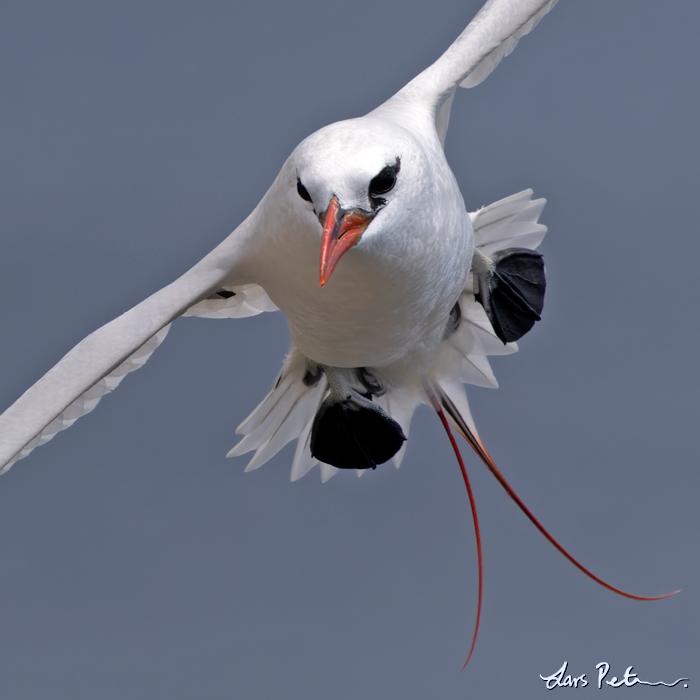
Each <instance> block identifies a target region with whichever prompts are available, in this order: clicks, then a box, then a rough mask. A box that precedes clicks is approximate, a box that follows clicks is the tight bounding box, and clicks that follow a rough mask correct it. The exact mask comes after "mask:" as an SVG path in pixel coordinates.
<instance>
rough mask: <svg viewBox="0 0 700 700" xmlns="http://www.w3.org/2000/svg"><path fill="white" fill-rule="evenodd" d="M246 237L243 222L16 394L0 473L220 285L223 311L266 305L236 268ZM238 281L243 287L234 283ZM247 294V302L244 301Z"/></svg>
mask: <svg viewBox="0 0 700 700" xmlns="http://www.w3.org/2000/svg"><path fill="white" fill-rule="evenodd" d="M248 239H249V226H248V224H247V222H244V224H242V225H241V226H239V227H238V229H236V231H234V232H233V233H232V234H231V235H230V236H229V237H228V238H226V240H224V241H223V242H222V243H221V244H220V245H219V246H217V247H216V248H215V249H214V250H213V251H212V252H211V253H210V254H209V255H207V256H206V257H205V258H204V259H203V260H201V261H200V262H199V263H197V265H195V266H194V267H193V268H192V269H190V270H189V271H188V272H186V273H185V274H184V275H182V276H181V277H180V278H179V279H177V280H175V281H174V282H173V283H172V284H169V285H168V286H167V287H164V288H163V289H161V290H160V291H158V292H156V293H155V294H153V295H152V296H150V297H148V299H146V300H145V301H142V302H141V303H140V304H138V305H137V306H135V307H134V308H133V309H130V310H129V311H127V312H126V313H124V314H122V315H121V316H119V317H118V318H115V319H114V320H113V321H111V322H110V323H108V324H106V325H105V326H102V328H99V329H98V330H96V331H95V332H94V333H92V334H90V335H89V336H88V337H87V338H85V340H83V341H82V342H81V343H79V344H78V345H76V347H74V348H73V349H72V350H71V351H70V352H69V353H68V354H67V355H66V356H65V357H64V358H63V359H62V360H61V361H60V362H59V363H58V364H57V365H56V366H55V367H53V368H52V369H51V370H49V371H48V372H47V373H46V374H45V375H44V376H43V377H42V378H41V379H40V380H39V381H38V382H37V383H36V384H34V385H33V386H32V387H31V388H29V389H28V390H27V391H26V392H25V393H24V394H23V395H22V396H20V398H19V399H17V401H15V403H14V404H13V405H12V406H10V408H8V409H7V410H6V411H5V413H3V414H2V415H1V416H0V474H2V473H4V472H5V471H7V470H8V469H9V468H10V467H11V466H12V465H13V464H14V463H15V462H16V461H17V460H18V459H21V458H22V457H26V455H28V454H29V453H30V452H31V451H32V450H33V449H34V448H35V447H37V446H38V445H41V444H43V443H45V442H47V441H48V440H50V439H51V438H52V437H53V436H54V435H55V434H56V433H57V432H59V431H60V430H63V429H64V428H67V427H69V426H70V425H72V424H73V423H74V422H75V421H76V420H77V419H78V418H80V417H81V416H83V415H85V414H86V413H89V412H90V411H92V409H93V408H95V406H96V405H97V403H98V401H99V400H100V399H101V398H102V396H104V395H105V394H107V393H109V392H110V391H112V390H113V389H114V388H115V387H116V386H117V385H118V384H119V383H120V382H121V380H122V379H123V377H124V376H125V375H126V374H128V373H129V372H131V371H133V370H135V369H138V368H139V367H140V366H141V365H142V364H143V363H144V362H145V361H146V360H147V359H148V358H149V357H150V356H151V354H152V353H153V351H154V350H155V349H156V348H157V347H158V345H159V344H160V343H161V341H162V340H163V338H165V336H166V334H167V332H168V327H169V324H170V322H171V321H173V319H175V318H177V317H178V316H180V315H182V314H183V313H185V312H186V311H187V310H188V309H190V308H192V307H193V314H194V315H206V311H207V310H211V309H212V307H216V304H217V302H216V299H215V300H209V299H208V297H211V296H215V297H216V295H217V292H219V291H220V290H223V292H222V295H221V296H220V297H217V298H218V299H219V300H220V301H221V302H222V304H219V306H222V305H226V304H228V306H229V309H230V311H231V312H230V313H229V314H228V315H229V316H243V315H251V312H252V313H259V312H260V311H263V310H272V308H274V307H272V308H270V306H269V305H270V304H271V302H269V300H267V301H266V295H264V292H262V289H261V288H259V287H257V286H256V285H246V284H244V283H245V279H243V277H242V275H241V273H240V270H241V268H242V266H243V263H244V260H245V253H246V244H247V241H248ZM237 282H239V283H241V284H242V286H239V287H236V286H235V285H236V283H237ZM232 288H233V289H238V290H239V293H238V294H236V292H233V291H230V290H231V289H232ZM257 290H259V291H257ZM247 295H248V296H250V301H251V302H252V304H251V303H247V302H246V296H247ZM244 304H245V306H244ZM255 305H257V307H255ZM254 307H255V308H254ZM214 310H216V309H214ZM236 312H237V313H236Z"/></svg>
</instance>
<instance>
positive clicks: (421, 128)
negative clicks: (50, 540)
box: [0, 0, 638, 655]
mask: <svg viewBox="0 0 700 700" xmlns="http://www.w3.org/2000/svg"><path fill="white" fill-rule="evenodd" d="M555 2H556V0H548V1H547V0H545V1H543V0H490V1H489V2H487V4H486V5H485V6H484V8H483V9H482V10H481V11H480V12H479V14H478V15H477V16H476V17H475V19H474V20H473V21H472V22H471V23H470V24H469V26H468V27H467V28H466V29H465V31H464V32H463V33H462V34H461V35H460V36H459V37H458V38H457V40H456V41H455V42H454V43H453V44H452V45H451V46H450V47H449V49H448V50H447V51H446V52H445V53H444V54H443V55H442V56H441V57H440V58H439V59H438V60H437V61H436V62H435V63H434V64H433V65H432V66H430V67H429V68H427V69H426V70H425V71H423V72H422V73H421V74H419V75H418V76H417V77H416V78H415V79H414V80H412V81H411V82H410V83H408V84H407V85H406V86H405V87H404V88H403V89H402V90H400V91H399V92H398V93H397V94H396V95H394V96H393V97H392V98H390V99H389V100H388V101H387V102H385V103H384V104H382V105H380V106H379V107H378V108H376V109H375V110H373V111H372V112H370V113H369V114H368V115H366V116H364V117H362V118H359V119H352V120H348V121H344V122H339V123H336V124H332V125H331V126H328V127H326V128H324V129H321V130H319V131H318V132H316V133H315V134H312V135H311V136H310V137H308V138H307V139H305V140H304V141H303V142H302V143H301V144H300V145H299V146H298V147H297V148H296V149H295V151H294V152H293V153H292V155H291V156H290V157H289V159H288V160H287V162H286V163H285V164H284V166H283V168H282V170H281V171H280V174H279V175H278V176H277V178H276V180H275V181H274V183H273V185H272V187H271V188H270V189H269V190H268V192H267V193H266V195H265V196H264V197H263V199H262V201H261V202H260V204H259V205H258V206H257V207H256V208H255V210H254V211H253V212H252V214H251V215H250V216H249V217H248V218H247V219H246V220H245V221H244V222H243V223H242V224H241V225H240V226H239V227H238V228H237V229H236V230H235V231H234V232H233V233H232V234H231V235H230V236H229V237H228V238H227V239H226V240H224V241H223V243H221V244H220V245H219V246H218V247H217V248H216V249H215V250H214V251H212V253H210V254H209V255H208V256H206V257H205V258H204V259H203V260H202V261H200V262H199V263H198V264H197V265H195V266H194V267H193V268H192V269H191V270H189V271H188V272H187V273H185V274H184V275H183V276H182V277H180V278H179V279H178V280H176V281H175V282H173V283H172V284H171V285H169V286H167V287H165V288H164V289H162V290H160V291H159V292H157V293H156V294H154V295H153V296H151V297H149V298H148V299H146V300H145V301H144V302H142V303H141V304H139V305H138V306H136V307H134V308H133V309H131V310H130V311H128V312H126V313H125V314H123V315H122V316H120V317H119V318H117V319H115V320H114V321H112V322H111V323H109V324H107V325H106V326H104V327H102V328H100V329H99V330H97V331H95V332H94V333H93V334H91V335H90V336H88V337H87V338H86V339H85V340H83V341H82V342H81V343H80V344H79V345H78V346H76V348H74V349H73V350H72V351H71V352H70V353H68V355H66V357H64V358H63V359H62V360H61V361H60V362H59V363H58V364H57V365H56V366H55V367H54V368H53V369H52V370H50V371H49V372H48V373H47V374H46V375H45V376H44V377H43V378H42V379H41V380H40V381H39V382H37V383H36V384H35V385H34V386H33V387H31V388H30V389H29V390H28V391H27V392H26V393H25V394H24V395H23V396H22V397H20V398H19V399H18V400H17V401H16V402H15V404H13V405H12V406H11V407H10V408H9V409H8V410H7V411H6V412H5V413H4V414H3V415H2V416H1V417H0V470H1V471H0V473H2V472H4V471H6V470H7V469H9V468H10V467H11V466H12V464H14V462H16V461H17V460H18V459H21V458H22V457H24V456H26V455H27V454H29V452H31V450H32V449H34V447H36V446H38V445H40V444H43V443H44V442H46V441H48V440H50V439H51V438H52V437H53V436H54V435H55V434H56V433H57V432H58V431H60V430H62V429H64V428H66V427H68V426H69V425H71V424H72V423H73V422H74V421H75V420H76V419H77V418H79V417H80V416H82V415H84V414H85V413H87V412H89V411H91V410H92V409H93V408H94V407H95V406H96V404H97V403H98V402H99V400H100V398H101V397H102V396H103V395H104V394H106V393H109V392H110V391H111V390H112V389H114V388H115V387H116V386H117V385H118V384H119V382H120V381H121V379H122V378H123V377H124V376H125V375H126V374H127V373H129V372H130V371H132V370H134V369H137V368H138V367H140V366H141V365H142V364H143V363H144V362H145V361H146V360H147V359H148V358H149V357H150V355H151V354H152V353H153V351H154V350H155V348H156V347H157V346H158V345H159V344H160V342H161V341H162V340H163V339H164V337H165V335H166V334H167V331H168V328H169V324H170V323H171V322H172V321H173V320H174V319H175V318H177V317H178V316H181V315H198V316H204V317H227V318H237V317H243V316H247V315H252V314H255V313H260V312H262V311H272V310H275V309H277V308H279V309H281V310H282V311H283V312H284V313H285V315H286V316H287V320H288V324H289V328H290V332H291V336H292V348H291V350H290V353H289V356H288V358H287V361H286V363H285V366H284V368H283V370H282V373H281V375H280V377H279V379H278V382H277V384H276V385H275V388H274V389H273V390H272V391H271V392H270V394H269V395H268V396H267V397H266V398H265V400H264V401H263V402H262V403H261V404H260V406H259V407H258V408H257V409H256V410H255V411H254V412H253V413H252V414H251V416H250V417H249V418H248V419H247V420H246V421H245V422H244V423H243V424H242V425H241V426H240V427H239V432H241V433H242V434H243V435H244V438H243V440H242V441H241V442H240V443H239V444H238V445H237V446H236V447H235V448H234V449H233V450H231V452H230V453H229V454H230V455H231V456H235V455H239V454H243V453H245V452H247V451H251V450H255V454H254V456H253V458H252V460H251V461H250V463H249V465H248V467H247V469H255V468H257V467H259V466H261V465H262V464H263V463H264V462H266V461H267V460H268V459H270V458H271V457H272V456H273V455H274V454H276V453H277V452H278V451H279V450H280V449H281V448H282V447H283V446H284V445H285V444H287V443H288V442H289V441H291V440H293V439H297V450H296V453H295V456H294V461H293V465H292V479H297V478H299V477H301V476H302V475H303V474H305V473H306V472H307V471H308V470H309V469H310V468H311V467H312V466H314V464H315V463H317V462H318V461H319V460H320V461H321V473H322V477H323V478H324V479H327V478H329V477H330V476H331V475H332V474H333V473H335V471H336V468H345V467H349V468H359V469H364V468H367V467H374V466H375V465H376V464H381V463H384V462H386V461H388V460H389V459H391V458H394V461H395V463H396V464H397V465H398V463H399V461H400V459H401V456H402V450H403V445H404V440H405V436H406V435H407V434H408V427H409V423H410V419H411V416H412V414H413V412H414V410H415V408H416V407H417V405H418V404H420V403H421V402H427V403H430V404H432V405H433V407H434V408H435V410H436V411H437V412H438V413H439V414H440V417H441V419H442V420H443V423H444V425H445V428H446V429H447V430H448V432H449V426H448V421H447V418H446V416H445V414H444V412H443V410H444V411H446V412H447V414H448V415H449V419H450V420H451V421H452V424H453V425H454V426H455V427H457V429H458V430H459V431H460V432H461V433H462V434H463V435H464V437H465V438H466V439H467V440H468V441H469V442H470V444H471V445H472V447H474V449H475V450H476V451H477V453H478V454H479V455H480V457H481V458H482V459H483V460H484V462H485V463H486V464H487V466H488V467H489V469H491V471H492V472H493V473H494V475H495V476H496V478H497V479H498V480H499V482H500V483H501V484H502V485H503V486H504V487H505V488H506V490H507V491H508V492H509V494H510V495H511V496H512V497H513V498H514V499H515V500H516V502H518V504H519V505H520V507H521V508H523V510H525V512H526V513H527V514H528V517H530V518H531V519H532V520H533V522H534V523H535V524H536V525H537V526H538V527H539V528H540V530H542V531H543V532H544V534H545V535H546V536H547V537H548V538H549V539H550V541H552V542H553V543H554V544H555V546H557V548H559V549H560V551H563V550H561V548H560V547H559V545H558V544H556V543H555V542H554V541H553V540H552V539H551V537H550V536H549V535H548V534H547V533H546V532H545V531H544V530H543V529H542V528H541V526H540V525H539V523H537V521H536V520H535V519H534V518H533V517H532V515H531V514H530V513H529V511H527V509H526V508H525V506H524V505H523V504H522V503H521V502H520V501H519V499H518V498H517V496H516V495H515V494H514V493H513V492H512V490H511V489H510V487H509V486H508V485H507V484H506V482H505V480H504V479H503V477H502V476H501V474H500V472H499V471H498V469H497V468H496V466H495V465H494V464H493V462H492V461H491V459H490V457H489V456H488V453H487V452H486V450H485V449H484V447H483V445H482V444H481V442H480V440H479V437H478V434H477V433H476V429H475V428H474V425H473V421H472V418H471V415H470V413H469V409H468V405H467V401H466V396H465V393H464V388H463V383H464V382H467V383H473V384H480V385H487V386H489V385H494V384H495V380H494V377H493V374H492V372H491V370H490V367H489V364H488V360H487V356H488V355H493V354H503V353H509V352H514V351H515V350H516V347H515V345H514V343H513V341H514V340H517V338H519V337H520V336H521V335H523V334H524V333H525V332H527V331H528V330H529V329H530V327H531V326H532V325H533V324H534V322H535V321H536V320H537V319H538V318H539V313H540V311H541V310H542V297H543V293H544V277H543V267H542V264H541V258H540V257H539V256H538V255H537V254H536V253H532V252H531V251H532V250H533V249H534V248H536V247H537V245H538V244H539V243H540V242H541V240H542V238H543V237H544V234H545V232H546V229H545V227H544V226H542V225H541V224H539V223H538V217H539V214H540V213H541V211H542V208H543V206H544V200H541V199H540V200H533V199H532V192H531V191H525V192H521V193H519V194H516V195H513V196H512V197H508V198H506V199H504V200H501V201H500V202H497V203H495V204H493V205H491V206H489V207H486V208H484V209H481V210H479V211H477V212H475V213H472V214H468V213H467V212H466V209H465V207H464V203H463V200H462V196H461V194H460V191H459V188H458V186H457V183H456V181H455V178H454V176H453V174H452V172H451V170H450V168H449V166H448V165H447V162H446V160H445V157H444V153H443V145H444V138H445V133H446V130H447V124H448V120H449V111H450V106H451V103H452V100H453V98H454V95H455V92H456V90H457V87H459V86H462V87H473V86H475V85H478V84H479V83H480V82H481V81H482V80H484V78H486V76H487V75H488V74H489V73H490V72H491V70H493V68H494V67H495V66H496V65H497V64H498V63H499V62H500V60H501V59H502V58H503V57H504V56H506V55H507V54H508V53H510V51H511V50H512V49H513V48H514V46H515V44H516V43H517V41H518V40H519V39H520V38H521V37H522V36H524V35H525V34H527V33H529V32H530V31H531V30H532V29H533V28H534V26H535V25H536V24H537V23H538V22H539V20H540V19H541V18H542V17H543V16H544V15H545V14H546V13H547V12H549V10H550V9H551V8H552V7H553V6H554V4H555ZM319 257H320V269H319ZM450 438H451V439H452V437H451V435H450ZM453 445H454V441H453ZM455 451H456V452H457V449H456V446H455ZM458 458H459V455H458ZM460 464H461V458H460ZM462 471H463V473H464V478H465V482H466V483H467V488H468V489H469V484H468V480H467V478H466V473H465V472H464V467H463V465H462ZM469 493H470V499H471V491H470V492H469ZM472 509H473V501H472ZM474 519H475V522H476V514H475V512H474ZM477 539H478V527H477ZM565 554H566V553H565ZM566 556H567V557H568V556H569V555H568V554H566ZM569 558H570V559H571V557H569ZM572 561H573V559H572ZM574 563H576V562H574ZM576 565H577V566H579V568H581V569H583V567H581V566H580V565H579V564H578V563H576ZM583 570H584V571H586V573H588V574H589V575H591V576H592V574H590V572H588V571H587V570H585V569H583ZM592 577H593V576H592ZM593 578H596V577H593ZM596 580H598V581H599V582H600V580H599V579H597V578H596ZM601 583H602V582H601ZM603 585H605V586H607V587H608V588H612V587H611V586H609V585H608V584H605V583H603ZM612 589H613V590H616V591H617V592H620V593H621V591H619V590H618V589H614V588H612ZM623 594H624V593H623ZM624 595H628V594H624ZM630 597H638V596H630ZM477 623H478V617H477ZM472 649H473V646H472ZM470 655H471V652H470Z"/></svg>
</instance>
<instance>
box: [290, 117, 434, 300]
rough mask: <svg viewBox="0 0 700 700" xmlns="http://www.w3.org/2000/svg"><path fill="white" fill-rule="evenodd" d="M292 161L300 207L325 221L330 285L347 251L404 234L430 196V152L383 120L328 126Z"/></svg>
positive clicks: (324, 268) (324, 256) (322, 230)
mask: <svg viewBox="0 0 700 700" xmlns="http://www.w3.org/2000/svg"><path fill="white" fill-rule="evenodd" d="M290 165H291V168H290V169H289V183H288V185H289V187H290V188H293V190H294V194H293V200H294V204H293V206H295V207H300V208H302V209H304V210H306V212H307V215H308V214H310V215H313V216H314V217H315V218H316V219H317V220H318V223H319V226H318V232H319V235H320V283H321V286H322V287H323V286H324V285H325V284H326V282H327V281H328V278H329V277H330V275H331V273H332V272H333V270H334V269H335V267H336V265H337V264H338V262H339V261H340V259H341V257H342V256H343V255H345V253H347V252H348V251H349V250H350V249H351V248H353V247H355V246H362V247H364V246H367V245H369V244H370V241H374V242H380V241H383V240H385V238H384V237H386V236H396V235H398V234H400V233H401V231H403V230H405V227H403V226H402V223H401V221H402V218H403V217H405V216H407V215H408V214H409V213H410V212H411V211H415V209H416V207H420V206H421V205H420V202H419V201H417V200H420V199H421V198H424V197H426V196H429V193H428V192H426V191H425V186H426V183H429V182H430V181H431V180H430V178H428V177H426V173H425V169H426V159H425V157H424V155H423V153H422V150H421V149H420V147H419V145H418V144H417V143H416V140H415V138H414V137H413V136H412V135H411V134H410V133H409V132H408V131H406V130H405V129H403V128H402V127H399V126H397V125H396V124H391V123H388V122H386V121H385V120H382V119H376V118H370V117H363V118H361V119H352V120H348V121H344V122H338V123H337V124H332V125H330V126H328V127H326V128H324V129H321V130H320V131H317V132H316V133H314V134H312V135H311V136H309V137H308V138H307V139H305V140H304V141H302V143H301V144H300V145H299V146H298V147H297V149H296V150H295V151H294V153H293V154H292V157H291V159H290ZM421 183H422V185H421ZM408 203H410V205H408V206H407V204H408Z"/></svg>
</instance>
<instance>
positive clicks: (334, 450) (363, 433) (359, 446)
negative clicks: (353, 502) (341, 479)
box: [310, 396, 406, 469]
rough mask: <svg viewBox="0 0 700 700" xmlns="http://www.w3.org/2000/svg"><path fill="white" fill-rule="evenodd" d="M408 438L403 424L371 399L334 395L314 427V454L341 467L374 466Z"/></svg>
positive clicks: (395, 451) (326, 403)
mask: <svg viewBox="0 0 700 700" xmlns="http://www.w3.org/2000/svg"><path fill="white" fill-rule="evenodd" d="M405 440H406V436H405V435H404V434H403V430H402V429H401V426H400V425H399V424H398V423H397V422H396V421H395V420H394V419H393V418H392V417H391V416H389V415H388V414H387V413H386V412H384V411H383V410H382V409H381V408H379V406H376V405H375V404H373V403H372V402H371V401H369V400H366V399H365V400H359V401H358V400H355V399H354V398H353V397H348V398H347V399H346V400H344V401H338V400H337V399H333V398H331V397H330V396H329V397H328V398H326V400H325V401H324V402H323V403H322V404H321V407H320V408H319V409H318V413H317V414H316V418H314V423H313V426H312V428H311V445H310V446H311V454H312V455H313V456H314V457H315V458H316V459H318V460H320V461H321V462H325V463H326V464H331V465H333V466H334V467H338V468H339V469H374V468H375V467H376V466H377V465H378V464H382V463H384V462H386V461H388V460H389V459H391V458H392V457H393V456H394V455H395V454H396V453H397V452H398V451H399V450H400V449H401V445H403V443H404V441H405Z"/></svg>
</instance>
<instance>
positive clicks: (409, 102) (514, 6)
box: [372, 0, 557, 146]
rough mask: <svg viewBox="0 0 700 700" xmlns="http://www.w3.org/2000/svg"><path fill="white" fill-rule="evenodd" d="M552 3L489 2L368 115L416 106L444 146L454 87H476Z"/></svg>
mask: <svg viewBox="0 0 700 700" xmlns="http://www.w3.org/2000/svg"><path fill="white" fill-rule="evenodd" d="M556 2H557V0H489V1H488V2H487V3H486V4H485V5H484V6H483V7H482V8H481V10H479V12H478V13H477V14H476V16H475V17H474V19H473V20H472V21H471V22H470V23H469V24H468V25H467V28H466V29H465V30H464V31H463V32H462V33H461V34H460V35H459V36H458V37H457V39H455V41H454V42H453V43H452V45H451V46H450V47H449V48H448V49H447V51H445V53H443V54H442V56H440V58H438V60H437V61H435V63H433V64H432V65H431V66H429V67H428V68H426V69H425V70H424V71H423V72H422V73H419V74H418V75H417V76H416V77H415V78H414V79H413V80H411V82H410V83H408V84H407V85H406V86H404V87H403V88H402V89H401V90H399V92H397V93H396V94H395V95H394V96H393V97H391V98H390V99H389V100H387V101H386V102H384V103H383V104H382V105H380V106H379V107H377V109H375V110H374V111H373V112H372V113H374V114H378V115H381V114H382V113H385V114H391V116H392V118H394V119H396V120H398V121H400V120H401V117H402V114H405V113H406V112H411V111H412V108H414V107H415V106H417V105H420V106H421V107H422V108H427V109H428V110H430V111H431V113H432V114H433V117H434V119H435V126H436V129H437V133H438V136H439V138H440V141H441V142H442V144H443V146H444V144H445V134H446V133H447V125H448V123H449V119H450V107H451V106H452V100H453V98H454V93H455V91H456V89H457V87H459V86H461V87H465V88H470V87H474V86H476V85H478V84H479V83H481V82H482V81H483V80H485V79H486V77H487V76H488V75H489V74H490V73H491V71H492V70H493V69H494V68H496V66H497V65H498V64H499V63H500V62H501V60H502V59H503V58H505V57H506V56H507V55H508V54H509V53H510V52H511V51H512V50H513V49H514V48H515V46H516V44H517V43H518V41H519V40H520V39H521V38H522V37H524V36H525V35H526V34H529V33H530V32H531V31H532V30H533V29H534V28H535V26H536V25H537V23H538V22H539V21H540V20H541V19H542V17H544V16H545V15H546V14H547V13H548V12H549V11H550V10H551V9H552V8H553V7H554V5H555V4H556Z"/></svg>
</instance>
